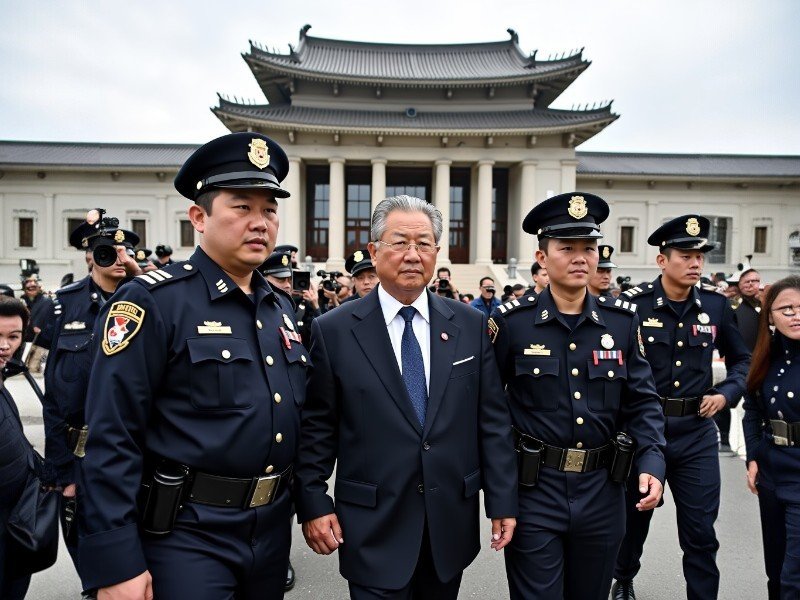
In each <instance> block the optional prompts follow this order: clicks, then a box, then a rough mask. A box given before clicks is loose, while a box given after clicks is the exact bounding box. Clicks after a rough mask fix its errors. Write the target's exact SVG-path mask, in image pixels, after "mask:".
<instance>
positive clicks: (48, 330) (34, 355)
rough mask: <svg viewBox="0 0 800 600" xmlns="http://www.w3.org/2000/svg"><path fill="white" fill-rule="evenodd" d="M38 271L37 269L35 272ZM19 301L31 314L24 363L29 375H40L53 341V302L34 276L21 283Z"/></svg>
mask: <svg viewBox="0 0 800 600" xmlns="http://www.w3.org/2000/svg"><path fill="white" fill-rule="evenodd" d="M38 270H39V269H38V267H37V268H36V271H37V272H38ZM23 275H26V274H25V273H23ZM21 300H22V301H23V302H24V303H25V306H26V307H27V308H28V310H29V311H30V314H31V318H30V322H29V323H28V328H27V329H26V330H25V342H30V344H31V349H30V352H29V353H28V358H27V360H26V363H27V366H28V368H29V369H30V371H31V373H41V372H42V363H43V362H44V360H45V358H46V357H47V351H48V350H49V349H50V342H51V341H52V339H53V329H52V324H53V323H52V322H53V301H52V300H51V299H50V297H49V296H48V295H47V294H45V293H44V292H43V291H42V284H41V283H40V282H39V278H38V277H37V276H36V275H27V276H26V279H25V281H24V282H23V283H22V297H21Z"/></svg>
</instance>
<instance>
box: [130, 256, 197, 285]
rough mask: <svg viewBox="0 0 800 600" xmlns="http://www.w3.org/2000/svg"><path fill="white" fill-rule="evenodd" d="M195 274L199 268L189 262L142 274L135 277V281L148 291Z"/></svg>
mask: <svg viewBox="0 0 800 600" xmlns="http://www.w3.org/2000/svg"><path fill="white" fill-rule="evenodd" d="M195 273H197V267H195V266H194V265H193V264H192V263H190V262H189V261H184V262H180V263H173V264H171V265H168V266H167V267H164V268H163V269H156V270H155V271H149V272H147V273H142V274H141V275H137V276H136V277H134V278H133V280H134V281H138V282H139V283H141V284H142V285H144V286H145V287H146V288H148V289H153V288H155V287H158V286H161V285H163V284H166V283H170V282H173V281H178V280H180V279H186V278H187V277H191V276H192V275H194V274H195Z"/></svg>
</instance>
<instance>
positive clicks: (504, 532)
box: [492, 517, 517, 551]
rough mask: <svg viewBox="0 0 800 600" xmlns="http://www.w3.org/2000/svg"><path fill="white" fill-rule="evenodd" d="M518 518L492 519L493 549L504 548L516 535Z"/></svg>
mask: <svg viewBox="0 0 800 600" xmlns="http://www.w3.org/2000/svg"><path fill="white" fill-rule="evenodd" d="M516 526H517V520H516V519H515V518H514V517H507V518H505V519H492V549H494V550H497V551H499V550H502V549H503V548H505V547H506V546H507V545H508V543H509V542H510V541H511V538H512V537H514V529H515V528H516Z"/></svg>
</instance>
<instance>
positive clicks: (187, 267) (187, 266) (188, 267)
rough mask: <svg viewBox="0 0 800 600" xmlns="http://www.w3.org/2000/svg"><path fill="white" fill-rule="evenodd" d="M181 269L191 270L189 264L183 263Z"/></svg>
mask: <svg viewBox="0 0 800 600" xmlns="http://www.w3.org/2000/svg"><path fill="white" fill-rule="evenodd" d="M183 270H184V271H191V270H192V265H190V264H185V265H183Z"/></svg>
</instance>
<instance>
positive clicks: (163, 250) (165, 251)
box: [156, 244, 172, 258]
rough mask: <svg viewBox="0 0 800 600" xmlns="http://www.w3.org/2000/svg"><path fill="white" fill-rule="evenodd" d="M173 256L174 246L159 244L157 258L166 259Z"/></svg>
mask: <svg viewBox="0 0 800 600" xmlns="http://www.w3.org/2000/svg"><path fill="white" fill-rule="evenodd" d="M171 254H172V246H169V245H167V244H159V245H158V246H156V256H157V257H158V258H164V257H165V256H170V255H171Z"/></svg>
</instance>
